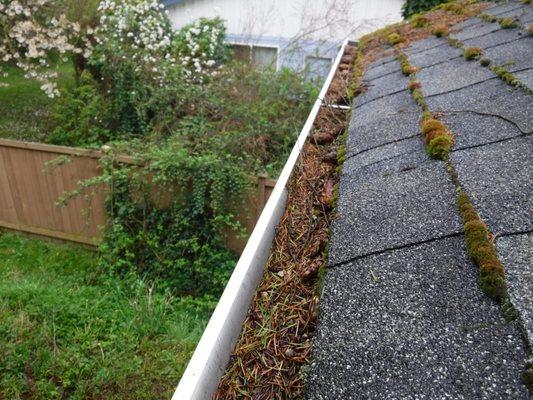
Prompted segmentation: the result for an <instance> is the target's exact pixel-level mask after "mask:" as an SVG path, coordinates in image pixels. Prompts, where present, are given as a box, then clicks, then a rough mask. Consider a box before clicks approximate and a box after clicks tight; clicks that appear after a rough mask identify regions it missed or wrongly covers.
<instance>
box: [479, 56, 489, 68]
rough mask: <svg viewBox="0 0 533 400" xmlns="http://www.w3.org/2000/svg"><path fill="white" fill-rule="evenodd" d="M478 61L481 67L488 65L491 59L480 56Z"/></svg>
mask: <svg viewBox="0 0 533 400" xmlns="http://www.w3.org/2000/svg"><path fill="white" fill-rule="evenodd" d="M479 63H480V64H481V66H482V67H488V66H489V65H490V63H491V61H490V59H488V58H482V59H481V60H479Z"/></svg>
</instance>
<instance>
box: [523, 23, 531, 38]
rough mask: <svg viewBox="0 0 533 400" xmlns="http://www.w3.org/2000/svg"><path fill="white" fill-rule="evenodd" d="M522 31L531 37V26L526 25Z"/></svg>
mask: <svg viewBox="0 0 533 400" xmlns="http://www.w3.org/2000/svg"><path fill="white" fill-rule="evenodd" d="M524 30H525V31H526V33H527V34H528V35H529V36H533V24H528V25H527V26H526V27H525V29H524Z"/></svg>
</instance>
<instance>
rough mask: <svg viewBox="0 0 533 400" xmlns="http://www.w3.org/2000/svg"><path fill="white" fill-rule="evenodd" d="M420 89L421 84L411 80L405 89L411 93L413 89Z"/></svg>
mask: <svg viewBox="0 0 533 400" xmlns="http://www.w3.org/2000/svg"><path fill="white" fill-rule="evenodd" d="M421 87H422V84H421V83H420V81H417V80H412V81H410V82H409V85H408V86H407V88H408V89H409V90H410V91H411V92H412V91H413V90H415V89H420V88H421Z"/></svg>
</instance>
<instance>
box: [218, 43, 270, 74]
mask: <svg viewBox="0 0 533 400" xmlns="http://www.w3.org/2000/svg"><path fill="white" fill-rule="evenodd" d="M227 44H228V45H230V46H246V47H249V48H250V60H249V62H250V65H253V61H254V59H253V57H254V55H253V51H254V47H263V48H266V49H274V50H276V71H279V69H280V57H279V54H280V46H278V45H274V44H266V45H265V44H260V43H246V42H240V41H231V42H229V41H228V42H227Z"/></svg>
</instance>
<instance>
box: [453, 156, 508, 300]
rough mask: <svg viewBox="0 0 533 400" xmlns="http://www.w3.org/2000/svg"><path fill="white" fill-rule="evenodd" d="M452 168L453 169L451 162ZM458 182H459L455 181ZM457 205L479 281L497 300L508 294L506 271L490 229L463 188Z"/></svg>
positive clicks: (458, 196)
mask: <svg viewBox="0 0 533 400" xmlns="http://www.w3.org/2000/svg"><path fill="white" fill-rule="evenodd" d="M449 167H450V169H452V170H453V167H452V166H451V164H449ZM455 183H456V184H457V182H455ZM457 206H458V208H459V211H460V212H461V216H462V217H463V223H464V229H465V237H466V247H467V249H468V254H469V255H470V256H471V257H472V258H473V259H474V260H475V261H476V264H477V266H478V268H479V282H480V286H481V288H482V289H483V290H484V291H485V293H486V294H487V295H488V296H490V297H492V298H494V299H497V300H504V299H506V298H507V297H508V295H507V284H506V282H505V271H504V268H503V266H502V264H501V262H500V260H499V259H498V252H497V251H496V247H495V246H494V243H493V242H492V241H491V240H490V239H489V235H490V232H489V229H488V228H487V225H486V224H485V223H484V222H483V220H482V219H481V218H480V217H479V215H478V214H477V213H476V211H475V208H474V206H473V205H472V202H471V201H470V198H469V197H468V195H467V194H466V193H465V192H464V191H463V190H461V189H459V190H458V192H457Z"/></svg>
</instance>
